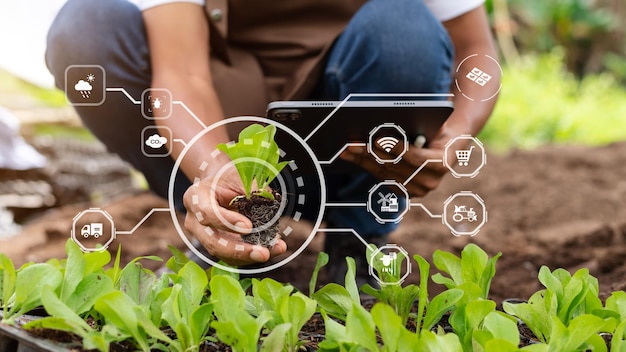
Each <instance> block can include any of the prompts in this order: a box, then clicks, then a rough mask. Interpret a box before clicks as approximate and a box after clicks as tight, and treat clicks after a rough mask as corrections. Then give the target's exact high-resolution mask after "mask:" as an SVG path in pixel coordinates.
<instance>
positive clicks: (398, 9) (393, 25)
mask: <svg viewBox="0 0 626 352" xmlns="http://www.w3.org/2000/svg"><path fill="white" fill-rule="evenodd" d="M453 56H454V49H453V46H452V42H451V40H450V37H449V36H448V33H447V32H446V30H445V28H444V27H443V25H442V24H441V23H440V22H439V20H437V19H436V18H435V17H434V16H433V14H432V13H431V12H430V10H429V9H428V8H427V7H426V5H424V3H423V2H422V1H416V0H370V1H369V2H367V3H365V4H364V5H363V6H362V7H361V9H359V11H358V12H357V13H356V14H355V16H354V17H353V18H352V20H351V21H350V23H349V24H348V26H347V27H346V29H345V31H344V32H343V33H342V35H341V36H340V37H339V38H338V39H337V41H336V43H335V44H334V46H333V49H332V51H331V54H330V56H329V60H328V63H327V66H326V69H325V75H324V86H325V89H326V90H325V91H324V93H325V94H324V95H325V96H326V97H327V98H333V99H342V98H343V97H345V96H347V95H348V94H350V93H447V92H448V89H449V86H450V73H451V66H452V60H453Z"/></svg>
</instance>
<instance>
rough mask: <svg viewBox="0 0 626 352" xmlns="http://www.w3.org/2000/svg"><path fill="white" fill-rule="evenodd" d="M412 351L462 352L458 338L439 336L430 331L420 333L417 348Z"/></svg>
mask: <svg viewBox="0 0 626 352" xmlns="http://www.w3.org/2000/svg"><path fill="white" fill-rule="evenodd" d="M412 351H425V352H449V351H463V347H462V346H461V342H460V341H459V338H458V336H456V335H454V334H445V335H439V334H435V333H433V332H432V331H426V330H424V331H422V334H421V336H420V339H419V343H418V344H417V348H415V349H412Z"/></svg>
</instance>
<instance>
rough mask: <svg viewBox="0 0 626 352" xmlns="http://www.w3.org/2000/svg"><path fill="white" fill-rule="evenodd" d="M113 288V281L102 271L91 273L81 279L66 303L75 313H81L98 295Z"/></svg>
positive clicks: (87, 309)
mask: <svg viewBox="0 0 626 352" xmlns="http://www.w3.org/2000/svg"><path fill="white" fill-rule="evenodd" d="M113 289H114V288H113V282H112V281H111V279H110V278H109V277H108V276H106V275H105V274H104V273H92V274H89V275H87V276H86V277H85V278H83V280H81V282H80V283H79V284H78V286H76V289H75V291H74V292H72V294H71V295H70V296H69V297H68V299H67V300H66V303H67V305H68V306H69V307H70V308H71V309H72V310H74V312H76V314H83V313H85V312H87V311H89V310H91V309H92V308H93V305H94V303H95V302H96V300H97V299H98V298H99V297H100V296H102V295H104V294H106V293H109V292H111V291H113Z"/></svg>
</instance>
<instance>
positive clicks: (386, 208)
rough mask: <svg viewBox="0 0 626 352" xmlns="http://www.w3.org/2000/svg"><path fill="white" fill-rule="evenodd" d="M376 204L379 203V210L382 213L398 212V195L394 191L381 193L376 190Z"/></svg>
mask: <svg viewBox="0 0 626 352" xmlns="http://www.w3.org/2000/svg"><path fill="white" fill-rule="evenodd" d="M378 196H379V197H380V199H378V202H377V203H378V204H380V211H381V212H382V213H397V212H398V210H399V209H398V196H397V195H395V193H392V192H389V193H387V194H382V192H378Z"/></svg>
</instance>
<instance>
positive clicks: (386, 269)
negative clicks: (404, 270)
mask: <svg viewBox="0 0 626 352" xmlns="http://www.w3.org/2000/svg"><path fill="white" fill-rule="evenodd" d="M397 260H398V253H396V252H393V253H391V254H385V255H383V256H382V257H381V258H380V261H381V262H382V263H383V267H382V269H381V271H382V272H383V273H387V274H391V275H393V276H396V267H397V265H396V261H397Z"/></svg>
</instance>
